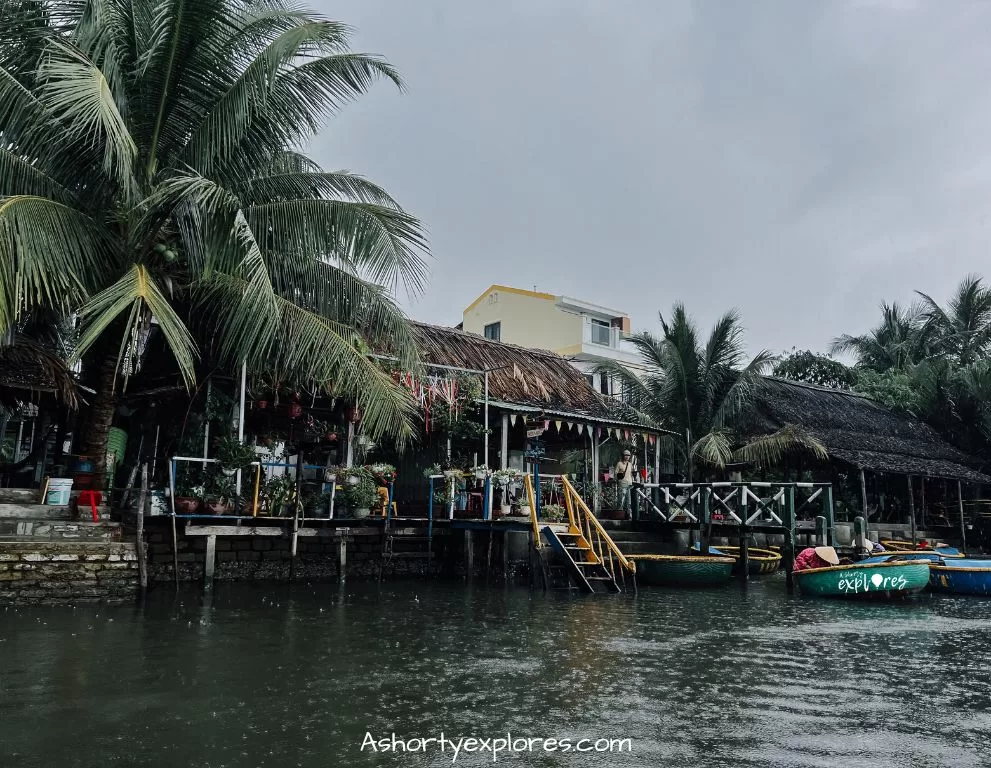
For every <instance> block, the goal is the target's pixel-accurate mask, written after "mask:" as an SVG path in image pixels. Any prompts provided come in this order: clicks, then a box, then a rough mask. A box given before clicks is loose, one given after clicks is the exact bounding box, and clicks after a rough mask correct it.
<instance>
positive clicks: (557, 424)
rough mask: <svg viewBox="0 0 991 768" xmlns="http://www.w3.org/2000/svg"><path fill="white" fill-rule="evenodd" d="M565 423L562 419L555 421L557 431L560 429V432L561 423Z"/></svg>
mask: <svg viewBox="0 0 991 768" xmlns="http://www.w3.org/2000/svg"><path fill="white" fill-rule="evenodd" d="M563 423H564V422H562V421H560V420H558V421H555V422H554V426H555V427H557V431H558V432H560V431H561V425H562V424H563Z"/></svg>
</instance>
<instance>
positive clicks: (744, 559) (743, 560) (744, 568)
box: [740, 488, 750, 584]
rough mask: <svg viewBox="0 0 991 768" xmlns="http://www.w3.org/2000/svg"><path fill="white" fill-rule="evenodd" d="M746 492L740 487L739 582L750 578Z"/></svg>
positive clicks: (745, 581)
mask: <svg viewBox="0 0 991 768" xmlns="http://www.w3.org/2000/svg"><path fill="white" fill-rule="evenodd" d="M748 517H750V515H749V514H747V494H746V491H745V489H744V488H741V489H740V520H742V521H743V522H741V523H740V582H741V583H742V584H746V583H747V581H748V580H749V579H750V552H749V551H748V549H747V518H748Z"/></svg>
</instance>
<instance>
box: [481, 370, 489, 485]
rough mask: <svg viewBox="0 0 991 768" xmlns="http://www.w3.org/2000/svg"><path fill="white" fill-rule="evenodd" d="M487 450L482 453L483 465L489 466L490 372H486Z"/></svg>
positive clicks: (485, 438) (485, 436) (485, 433)
mask: <svg viewBox="0 0 991 768" xmlns="http://www.w3.org/2000/svg"><path fill="white" fill-rule="evenodd" d="M483 440H484V441H485V449H484V451H483V453H482V457H483V458H482V465H483V466H485V467H488V466H489V372H488V371H485V432H484V436H483Z"/></svg>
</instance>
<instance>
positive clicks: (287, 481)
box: [265, 474, 296, 517]
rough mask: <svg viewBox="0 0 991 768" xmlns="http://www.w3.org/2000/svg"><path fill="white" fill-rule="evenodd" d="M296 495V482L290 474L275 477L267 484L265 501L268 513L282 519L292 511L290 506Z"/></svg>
mask: <svg viewBox="0 0 991 768" xmlns="http://www.w3.org/2000/svg"><path fill="white" fill-rule="evenodd" d="M295 495H296V482H295V481H294V480H293V478H292V476H290V475H289V474H281V475H275V476H274V477H270V478H269V479H268V480H267V481H266V483H265V501H266V503H267V507H268V513H269V514H270V515H272V516H273V517H282V516H283V515H285V514H287V513H288V512H290V511H291V508H290V505H291V502H292V499H293V497H294V496H295Z"/></svg>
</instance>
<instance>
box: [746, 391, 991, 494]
mask: <svg viewBox="0 0 991 768" xmlns="http://www.w3.org/2000/svg"><path fill="white" fill-rule="evenodd" d="M766 385H767V386H766V387H765V389H764V391H763V393H762V394H761V395H760V398H759V401H758V411H759V413H760V418H761V419H762V420H763V424H762V425H761V428H760V431H765V430H766V431H767V432H772V431H774V430H777V429H779V428H780V427H782V426H784V425H785V424H794V425H797V426H801V427H803V428H804V429H806V430H807V431H809V432H810V433H812V434H813V435H815V437H816V438H818V439H819V441H820V442H822V443H823V445H825V446H826V450H827V451H828V452H829V455H830V457H831V458H833V459H838V460H839V461H842V462H845V463H847V464H852V465H853V466H855V467H860V468H862V469H866V470H870V471H873V472H890V473H895V474H903V475H919V476H923V477H938V478H945V479H949V480H965V481H968V482H977V483H991V477H988V476H987V475H984V474H982V473H980V472H978V471H975V470H974V469H973V466H975V465H976V464H977V462H976V461H975V460H974V459H973V458H972V457H970V456H968V455H967V454H965V453H963V452H962V451H959V450H957V449H956V448H954V447H953V446H952V445H950V444H949V443H947V442H946V441H945V440H944V439H943V438H942V437H940V436H939V435H938V434H937V433H936V432H935V431H934V430H933V429H932V428H930V427H929V426H927V425H926V424H923V423H922V422H921V421H919V420H918V419H915V418H913V417H912V416H909V415H908V414H904V413H900V412H898V411H893V410H891V409H889V408H886V407H884V406H883V405H881V404H879V403H877V402H875V401H874V400H872V399H870V398H869V397H867V396H865V395H860V394H857V393H855V392H847V391H844V390H839V389H827V388H825V387H817V386H814V385H812V384H805V383H804V382H797V381H791V380H788V379H779V378H773V377H768V378H767V379H766Z"/></svg>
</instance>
